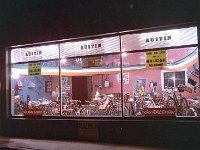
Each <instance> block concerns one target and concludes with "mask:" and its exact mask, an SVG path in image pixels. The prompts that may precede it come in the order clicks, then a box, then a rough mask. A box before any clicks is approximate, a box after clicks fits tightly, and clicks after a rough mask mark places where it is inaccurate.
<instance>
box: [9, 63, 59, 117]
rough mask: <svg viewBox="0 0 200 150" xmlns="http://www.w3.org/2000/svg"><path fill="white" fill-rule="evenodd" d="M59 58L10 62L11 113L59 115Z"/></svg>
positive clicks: (16, 114)
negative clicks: (31, 61) (21, 62)
mask: <svg viewBox="0 0 200 150" xmlns="http://www.w3.org/2000/svg"><path fill="white" fill-rule="evenodd" d="M58 64H59V63H58V61H45V62H33V63H23V64H13V65H12V66H11V71H12V78H11V95H12V96H11V114H12V115H14V116H18V115H23V116H26V115H28V116H39V115H40V116H46V115H59V114H60V112H59V111H60V102H59V99H58V97H57V94H58V93H59V92H58V89H57V87H56V85H57V83H58V82H59V74H58Z"/></svg>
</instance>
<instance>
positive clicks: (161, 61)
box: [8, 25, 200, 143]
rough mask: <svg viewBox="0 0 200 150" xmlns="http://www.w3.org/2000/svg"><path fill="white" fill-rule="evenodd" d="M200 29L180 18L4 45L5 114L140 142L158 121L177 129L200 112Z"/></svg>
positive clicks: (155, 130) (27, 122) (13, 118)
mask: <svg viewBox="0 0 200 150" xmlns="http://www.w3.org/2000/svg"><path fill="white" fill-rule="evenodd" d="M197 31H198V28H197V26H195V25H190V26H189V25H184V26H182V25H181V26H171V27H160V28H152V29H146V30H136V31H125V32H118V33H113V34H107V35H97V36H91V37H87V38H77V39H70V40H60V41H54V42H46V43H36V44H29V45H22V46H12V47H9V48H8V56H9V57H8V58H9V60H10V61H9V66H10V67H9V68H8V75H9V76H10V79H9V83H8V84H9V91H8V92H9V94H8V95H9V97H8V100H9V103H8V104H9V120H10V121H13V122H15V121H17V122H18V123H19V124H20V125H22V126H23V127H26V126H27V125H30V124H31V123H30V122H34V121H35V120H36V122H37V123H38V124H37V127H34V125H33V124H32V125H31V128H32V129H33V130H36V129H38V128H39V127H38V126H40V124H41V125H42V126H46V128H49V130H51V129H52V126H53V125H52V126H51V125H50V124H49V123H47V124H48V125H47V124H45V121H46V122H51V123H52V124H54V125H56V128H63V129H60V130H59V131H61V130H62V131H65V129H66V130H70V128H73V129H74V130H73V131H74V133H73V132H72V133H71V134H74V137H75V138H78V137H79V138H80V137H81V138H86V139H91V137H92V138H94V137H95V139H98V140H101V141H112V140H113V139H114V140H115V141H121V142H122V141H126V142H127V143H133V141H135V142H136V143H140V142H141V141H143V140H144V141H145V140H146V139H148V135H147V134H146V133H145V132H143V131H144V130H146V131H147V130H148V129H149V130H150V131H148V132H151V137H152V138H153V139H154V140H155V139H157V138H158V139H159V137H158V135H162V134H163V135H164V134H165V131H164V129H163V128H165V129H166V131H168V130H171V128H174V129H178V130H177V131H174V132H177V133H179V132H182V130H183V124H188V121H191V120H192V121H194V122H196V123H198V121H199V117H200V85H199V83H200V80H199V77H200V76H199V48H198V36H197V33H198V32H197ZM22 120H23V121H22ZM20 121H21V122H23V123H20ZM162 121H163V122H167V124H168V123H169V124H168V125H162ZM178 121H182V122H183V124H179V123H177V122H178ZM67 122H71V124H70V125H68V124H67V125H66V126H64V125H63V124H66V123H67ZM61 124H62V125H61ZM192 124H193V123H191V124H189V126H190V127H191V126H192ZM72 126H73V127H72ZM113 126H114V128H113ZM167 126H168V127H167ZM189 126H188V127H187V128H189V129H191V128H190V127H189ZM166 127H167V128H166ZM138 129H141V130H142V129H143V131H141V132H140V131H137V130H138ZM158 129H159V130H162V132H160V131H159V130H158ZM13 130H14V128H13ZM15 130H18V129H16V128H15ZM40 130H41V134H42V135H43V134H45V131H44V132H43V131H42V129H40ZM45 130H46V132H47V130H48V129H45ZM133 132H134V136H133ZM158 132H159V133H158ZM188 132H189V131H188ZM192 132H193V131H192ZM90 133H91V134H90ZM153 133H154V135H152V134H153ZM58 134H59V133H58ZM169 134H171V137H172V138H171V140H172V141H173V140H175V139H176V138H175V136H174V134H175V133H174V134H172V133H171V132H170V133H169ZM63 135H65V134H63ZM144 135H145V136H144ZM182 135H183V137H184V136H186V135H185V134H182ZM130 136H131V137H132V138H129V137H130ZM142 136H143V137H142ZM149 136H150V135H149ZM141 138H142V139H143V140H141ZM165 138H166V137H163V138H161V139H160V140H161V141H162V140H165V141H166V139H167V138H166V139H165ZM138 139H140V140H141V141H139V140H138ZM183 139H184V138H183ZM144 141H143V142H144ZM141 143H142V142H141Z"/></svg>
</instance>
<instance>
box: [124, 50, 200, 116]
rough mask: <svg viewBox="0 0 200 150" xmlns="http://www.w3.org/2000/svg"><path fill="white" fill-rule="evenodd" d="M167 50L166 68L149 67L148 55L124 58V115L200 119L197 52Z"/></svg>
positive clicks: (127, 54) (140, 54)
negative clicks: (125, 78)
mask: <svg viewBox="0 0 200 150" xmlns="http://www.w3.org/2000/svg"><path fill="white" fill-rule="evenodd" d="M166 51H167V53H166V54H167V55H166V56H167V65H165V66H158V67H147V65H146V62H147V61H146V52H137V53H126V55H125V54H123V55H122V56H123V57H122V58H123V72H124V73H125V74H128V82H126V83H125V82H123V92H124V116H127V117H131V116H133V117H139V116H142V117H144V116H146V117H147V116H169V114H170V116H200V97H199V95H200V86H199V59H198V49H197V48H196V47H188V48H180V49H169V50H166ZM148 53H149V52H148ZM149 54H150V53H149ZM152 54H156V53H155V51H153V52H152ZM157 57H159V56H152V62H153V59H154V58H156V59H158V58H157ZM148 60H150V59H149V58H148ZM162 60H163V58H162ZM149 62H150V61H149ZM147 63H148V62H147ZM152 66H153V65H152ZM180 85H181V86H180Z"/></svg>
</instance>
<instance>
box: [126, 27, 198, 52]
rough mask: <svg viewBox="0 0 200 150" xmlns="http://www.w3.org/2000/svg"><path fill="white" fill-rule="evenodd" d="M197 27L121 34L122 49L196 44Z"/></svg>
mask: <svg viewBox="0 0 200 150" xmlns="http://www.w3.org/2000/svg"><path fill="white" fill-rule="evenodd" d="M197 43H198V39H197V27H189V28H182V29H172V30H163V31H158V32H148V33H140V34H126V35H122V51H136V50H144V49H154V48H165V47H172V46H183V45H192V44H197Z"/></svg>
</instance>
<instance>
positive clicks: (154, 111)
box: [143, 108, 176, 117]
mask: <svg viewBox="0 0 200 150" xmlns="http://www.w3.org/2000/svg"><path fill="white" fill-rule="evenodd" d="M143 114H144V116H147V117H149V116H174V117H175V116H176V110H175V108H144V109H143Z"/></svg>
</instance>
